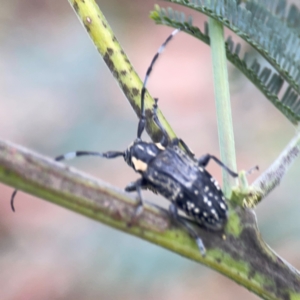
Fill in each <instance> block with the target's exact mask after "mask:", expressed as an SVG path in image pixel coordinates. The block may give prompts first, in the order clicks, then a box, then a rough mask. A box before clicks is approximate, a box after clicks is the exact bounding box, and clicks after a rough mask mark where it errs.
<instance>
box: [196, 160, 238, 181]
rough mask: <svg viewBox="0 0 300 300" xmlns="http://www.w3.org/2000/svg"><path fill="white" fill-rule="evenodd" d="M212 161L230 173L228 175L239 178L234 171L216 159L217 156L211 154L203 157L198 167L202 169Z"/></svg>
mask: <svg viewBox="0 0 300 300" xmlns="http://www.w3.org/2000/svg"><path fill="white" fill-rule="evenodd" d="M210 159H213V160H214V161H215V162H216V163H217V164H218V165H219V166H221V167H223V168H224V169H225V170H226V171H227V172H228V174H229V175H231V176H232V177H238V176H239V174H238V173H235V172H233V171H232V170H230V169H229V168H228V167H227V166H225V165H224V164H223V163H222V162H221V161H220V160H219V159H218V158H216V157H215V156H213V155H210V154H206V155H203V156H201V157H200V158H199V159H198V165H199V166H201V167H206V166H207V164H208V163H209V160H210Z"/></svg>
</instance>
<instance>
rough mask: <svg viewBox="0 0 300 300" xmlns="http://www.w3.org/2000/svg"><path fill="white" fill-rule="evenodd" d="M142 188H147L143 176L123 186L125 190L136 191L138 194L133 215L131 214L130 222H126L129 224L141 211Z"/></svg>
mask: <svg viewBox="0 0 300 300" xmlns="http://www.w3.org/2000/svg"><path fill="white" fill-rule="evenodd" d="M142 188H144V189H145V188H147V184H146V182H145V180H144V178H140V179H138V180H137V181H135V182H131V183H130V184H129V185H127V186H126V187H125V191H126V192H133V191H136V192H137V194H138V198H137V199H138V204H137V207H136V209H135V211H134V213H133V216H132V218H131V220H130V222H129V223H128V225H129V226H131V225H132V224H134V222H135V221H136V220H137V219H138V217H139V216H140V215H141V213H142V212H143V208H144V204H143V197H142Z"/></svg>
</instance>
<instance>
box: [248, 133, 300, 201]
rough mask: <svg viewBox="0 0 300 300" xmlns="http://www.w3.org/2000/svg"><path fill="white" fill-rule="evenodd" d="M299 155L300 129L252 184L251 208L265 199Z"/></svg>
mask: <svg viewBox="0 0 300 300" xmlns="http://www.w3.org/2000/svg"><path fill="white" fill-rule="evenodd" d="M299 154H300V128H298V130H297V134H296V135H295V137H294V138H293V139H292V140H291V141H290V142H289V144H288V145H287V146H286V147H285V149H284V150H283V151H282V153H281V154H280V155H279V157H278V158H277V159H276V160H275V162H274V163H273V164H272V165H271V166H270V167H269V168H268V169H267V170H266V171H264V173H263V174H262V175H261V176H260V177H258V178H257V179H256V180H255V181H254V182H253V184H252V188H253V191H254V193H253V197H252V199H251V197H250V199H249V200H248V202H249V205H248V206H253V205H255V204H257V203H258V202H260V201H261V200H262V199H263V198H264V197H266V196H267V195H268V194H269V193H270V192H271V191H272V190H273V189H275V187H276V186H278V185H279V184H280V182H281V180H282V178H283V176H284V175H285V174H286V172H287V171H288V169H289V168H290V167H291V165H292V164H293V163H294V161H295V160H296V158H298V157H299ZM251 202H252V203H251Z"/></svg>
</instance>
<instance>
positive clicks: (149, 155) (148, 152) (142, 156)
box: [124, 140, 162, 173]
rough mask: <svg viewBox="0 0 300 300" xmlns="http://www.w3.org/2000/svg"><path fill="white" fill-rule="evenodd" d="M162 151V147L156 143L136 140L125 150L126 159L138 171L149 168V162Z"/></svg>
mask: <svg viewBox="0 0 300 300" xmlns="http://www.w3.org/2000/svg"><path fill="white" fill-rule="evenodd" d="M161 151H162V149H161V147H158V146H157V145H156V144H154V143H147V142H143V141H141V140H135V141H134V142H133V143H132V144H130V145H129V146H128V148H127V149H126V150H125V155H124V159H125V161H126V162H127V164H128V165H129V166H130V167H132V168H133V169H134V170H135V171H136V172H139V173H143V172H145V171H146V170H147V168H148V165H149V163H150V162H151V161H152V160H153V159H154V158H155V157H156V156H157V154H158V153H159V152H161Z"/></svg>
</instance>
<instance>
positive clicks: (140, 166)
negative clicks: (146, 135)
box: [131, 157, 148, 172]
mask: <svg viewBox="0 0 300 300" xmlns="http://www.w3.org/2000/svg"><path fill="white" fill-rule="evenodd" d="M131 161H132V164H133V167H134V169H135V170H136V171H141V172H145V171H146V170H147V168H148V165H147V164H146V163H145V162H143V161H142V160H140V159H137V158H135V157H132V158H131Z"/></svg>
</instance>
